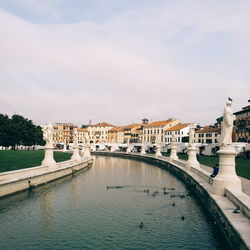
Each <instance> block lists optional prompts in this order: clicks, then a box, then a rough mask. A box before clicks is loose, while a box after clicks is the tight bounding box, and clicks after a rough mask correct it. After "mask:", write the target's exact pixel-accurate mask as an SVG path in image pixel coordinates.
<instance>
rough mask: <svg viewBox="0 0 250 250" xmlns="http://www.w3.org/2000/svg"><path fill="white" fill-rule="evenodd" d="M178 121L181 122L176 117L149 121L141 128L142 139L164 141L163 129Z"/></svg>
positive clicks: (152, 141)
mask: <svg viewBox="0 0 250 250" xmlns="http://www.w3.org/2000/svg"><path fill="white" fill-rule="evenodd" d="M180 123H181V122H180V121H179V120H177V119H168V120H164V121H155V122H151V123H149V124H147V125H145V126H144V128H143V141H144V142H150V143H157V142H158V143H163V142H164V141H165V138H164V137H165V136H164V135H165V131H166V130H167V129H169V128H171V127H173V126H175V125H177V124H180ZM157 140H158V141H157Z"/></svg>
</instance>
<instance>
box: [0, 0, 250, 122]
mask: <svg viewBox="0 0 250 250" xmlns="http://www.w3.org/2000/svg"><path fill="white" fill-rule="evenodd" d="M249 13H250V1H248V0H178V1H176V0H122V1H121V0H0V87H1V91H0V113H6V114H8V115H12V114H14V113H18V114H21V115H23V116H25V117H28V118H30V119H32V120H33V121H34V122H35V123H37V124H44V123H46V122H48V121H52V122H73V123H75V124H77V125H80V124H86V123H88V122H89V120H90V119H91V120H92V123H97V122H101V121H106V122H109V123H112V124H114V125H125V124H128V123H131V122H138V121H140V120H141V119H142V118H144V117H146V118H148V119H150V120H164V119H168V118H169V117H175V118H178V119H180V120H181V121H183V122H196V123H200V124H202V125H206V124H211V123H213V122H214V121H215V119H216V118H217V117H219V116H221V115H222V112H223V108H224V104H225V102H226V100H227V97H228V96H230V97H232V98H233V100H234V104H233V111H238V110H240V109H241V107H242V106H246V105H247V104H248V102H247V100H248V99H250V29H249V27H250V14H249Z"/></svg>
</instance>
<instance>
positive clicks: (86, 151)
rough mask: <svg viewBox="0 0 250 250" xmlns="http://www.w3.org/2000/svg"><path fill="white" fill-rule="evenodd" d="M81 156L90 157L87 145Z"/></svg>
mask: <svg viewBox="0 0 250 250" xmlns="http://www.w3.org/2000/svg"><path fill="white" fill-rule="evenodd" d="M83 157H85V158H90V157H91V154H90V147H89V146H85V149H84V153H83Z"/></svg>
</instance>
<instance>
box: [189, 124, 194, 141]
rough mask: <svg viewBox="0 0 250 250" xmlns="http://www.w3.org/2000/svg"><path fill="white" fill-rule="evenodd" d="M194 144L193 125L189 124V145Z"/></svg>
mask: <svg viewBox="0 0 250 250" xmlns="http://www.w3.org/2000/svg"><path fill="white" fill-rule="evenodd" d="M193 143H194V125H193V124H191V125H190V127H189V145H192V144H193Z"/></svg>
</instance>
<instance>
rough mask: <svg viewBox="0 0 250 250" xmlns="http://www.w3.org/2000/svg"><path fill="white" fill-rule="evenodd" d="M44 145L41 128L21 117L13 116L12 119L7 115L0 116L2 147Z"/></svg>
mask: <svg viewBox="0 0 250 250" xmlns="http://www.w3.org/2000/svg"><path fill="white" fill-rule="evenodd" d="M36 144H38V145H44V144H45V141H44V140H43V132H42V129H41V127H40V126H36V125H34V124H33V122H32V121H31V120H29V119H27V118H24V117H23V116H21V115H17V114H15V115H13V116H12V117H11V119H10V118H9V117H8V116H7V115H3V114H0V145H1V146H4V147H9V146H11V147H12V149H15V147H16V146H19V145H25V146H32V145H36Z"/></svg>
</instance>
